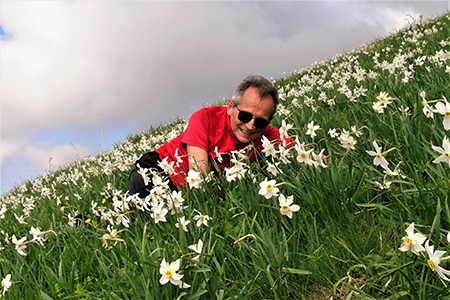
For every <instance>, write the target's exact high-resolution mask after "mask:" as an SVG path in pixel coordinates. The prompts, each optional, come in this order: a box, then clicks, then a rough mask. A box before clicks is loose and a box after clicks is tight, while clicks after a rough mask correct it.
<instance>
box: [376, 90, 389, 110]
mask: <svg viewBox="0 0 450 300" xmlns="http://www.w3.org/2000/svg"><path fill="white" fill-rule="evenodd" d="M377 99H378V101H379V102H380V103H381V104H382V105H383V106H384V107H387V105H388V104H390V103H391V100H392V98H391V97H389V94H388V93H386V92H380V95H378V96H377Z"/></svg>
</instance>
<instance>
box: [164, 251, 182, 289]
mask: <svg viewBox="0 0 450 300" xmlns="http://www.w3.org/2000/svg"><path fill="white" fill-rule="evenodd" d="M179 268H180V259H177V260H176V261H174V262H172V263H171V264H168V263H167V262H166V259H165V258H163V260H162V262H161V265H160V267H159V274H161V275H162V276H161V278H160V279H159V283H160V284H161V285H164V284H166V283H168V282H169V281H170V283H172V284H173V285H179V286H181V285H182V282H181V278H183V275H180V274H177V271H178V269H179Z"/></svg>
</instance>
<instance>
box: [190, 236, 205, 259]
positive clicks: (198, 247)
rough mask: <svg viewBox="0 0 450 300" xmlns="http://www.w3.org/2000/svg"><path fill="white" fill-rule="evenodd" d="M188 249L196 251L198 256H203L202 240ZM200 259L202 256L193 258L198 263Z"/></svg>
mask: <svg viewBox="0 0 450 300" xmlns="http://www.w3.org/2000/svg"><path fill="white" fill-rule="evenodd" d="M188 248H189V249H191V250H192V251H194V252H195V253H197V254H202V248H203V241H202V240H198V243H197V244H194V245H190V246H189V247H188ZM199 257H200V255H197V256H196V257H194V258H193V260H196V261H198V259H199Z"/></svg>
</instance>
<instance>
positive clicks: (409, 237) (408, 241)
mask: <svg viewBox="0 0 450 300" xmlns="http://www.w3.org/2000/svg"><path fill="white" fill-rule="evenodd" d="M405 231H406V236H405V237H403V238H402V241H403V244H402V245H401V246H400V248H398V250H400V251H403V252H406V251H408V250H409V249H411V252H412V253H414V254H415V255H419V252H422V251H425V248H424V247H423V246H422V244H423V242H425V240H426V239H427V237H426V236H425V235H423V234H421V233H414V223H411V224H410V225H409V226H408V228H406V230H405Z"/></svg>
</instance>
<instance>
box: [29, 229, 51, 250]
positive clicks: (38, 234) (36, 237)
mask: <svg viewBox="0 0 450 300" xmlns="http://www.w3.org/2000/svg"><path fill="white" fill-rule="evenodd" d="M30 234H31V235H32V236H33V241H36V242H38V243H39V244H41V246H44V242H45V241H46V240H47V239H45V238H44V237H43V236H42V235H43V233H42V231H41V230H40V229H39V228H34V227H33V226H31V229H30Z"/></svg>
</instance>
